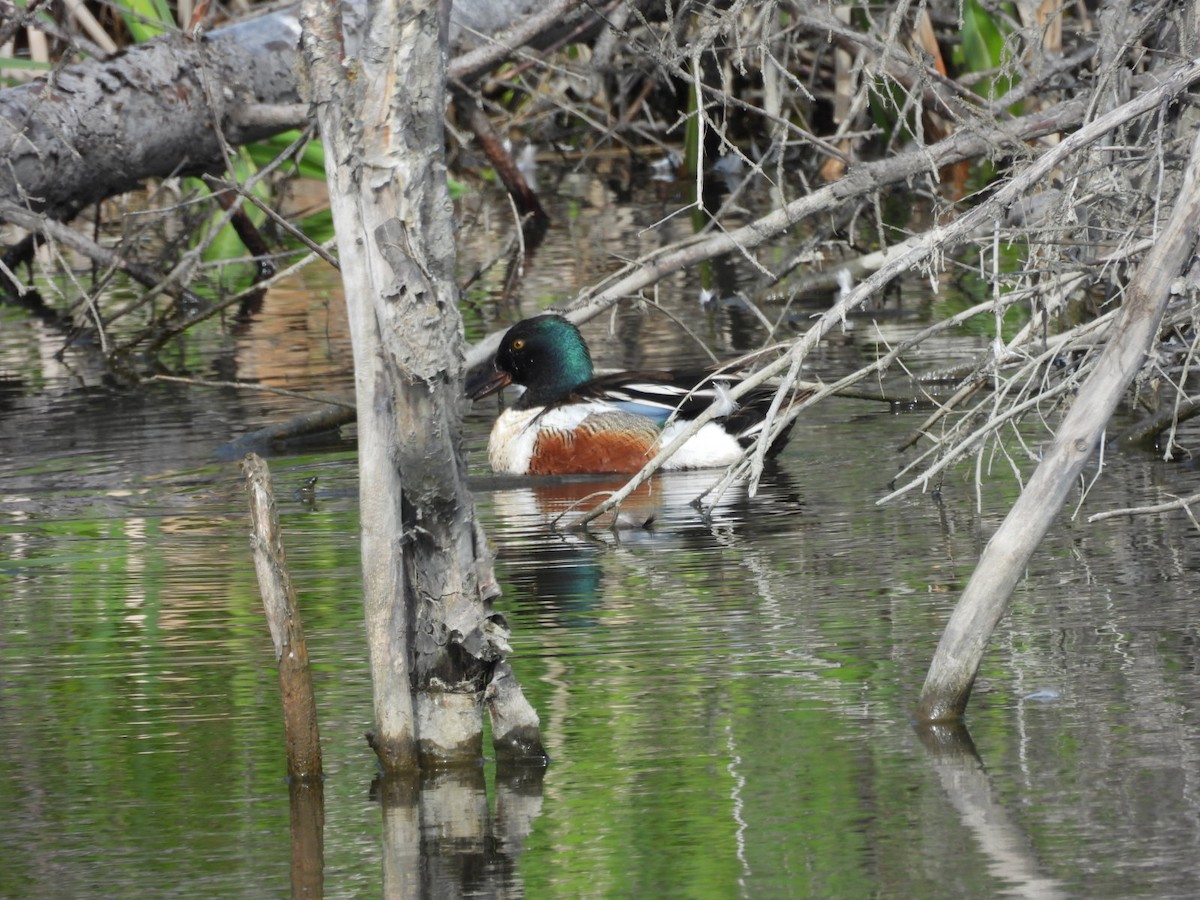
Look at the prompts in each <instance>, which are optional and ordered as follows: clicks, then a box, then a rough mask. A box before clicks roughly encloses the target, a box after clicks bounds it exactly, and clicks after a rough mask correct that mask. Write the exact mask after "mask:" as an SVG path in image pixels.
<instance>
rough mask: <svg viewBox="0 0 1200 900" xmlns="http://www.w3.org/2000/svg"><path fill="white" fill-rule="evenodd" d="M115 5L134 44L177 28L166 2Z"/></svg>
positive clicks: (133, 1)
mask: <svg viewBox="0 0 1200 900" xmlns="http://www.w3.org/2000/svg"><path fill="white" fill-rule="evenodd" d="M114 5H115V7H116V10H117V12H119V13H120V14H121V19H122V21H124V23H125V27H126V28H128V29H129V34H130V35H131V36H132V37H133V40H134V43H137V44H140V43H142V42H143V41H148V40H150V38H153V37H158V35H160V34H163V33H165V32H167V31H171V30H173V29H174V28H175V27H176V23H175V16H174V15H173V14H172V13H171V8H170V6H168V5H167V2H166V0H120V2H118V3H115V4H114Z"/></svg>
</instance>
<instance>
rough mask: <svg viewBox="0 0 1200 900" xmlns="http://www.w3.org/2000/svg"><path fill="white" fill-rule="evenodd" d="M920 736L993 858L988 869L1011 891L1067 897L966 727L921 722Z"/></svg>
mask: <svg viewBox="0 0 1200 900" xmlns="http://www.w3.org/2000/svg"><path fill="white" fill-rule="evenodd" d="M917 735H918V736H919V737H920V738H921V743H922V744H923V745H924V747H925V750H926V751H927V752H928V755H929V761H930V762H931V763H932V764H933V768H934V771H936V772H937V775H938V778H939V779H941V782H942V787H943V789H945V791H946V794H947V796H948V797H949V798H950V802H951V803H952V804H953V805H954V808H955V809H956V810H957V811H958V814H959V817H960V818H961V819H962V823H963V825H965V826H966V828H967V829H968V830H969V831H970V832H971V833H972V834H973V835H974V836H975V839H976V841H977V842H978V844H979V849H980V850H982V851H983V853H984V855H985V856H987V858H988V859H989V860H990V863H989V864H988V872H989V873H990V874H991V875H992V876H993V877H994V878H997V879H1000V880H1001V881H1003V882H1004V883H1005V884H1006V885H1007V886H1009V887H1008V889H1007V890H1006V891H1005V893H1007V894H1013V895H1014V896H1018V897H1031V898H1037V900H1054V898H1058V897H1066V896H1067V892H1066V891H1065V890H1064V889H1063V887H1062V884H1061V883H1060V882H1059V881H1058V880H1057V879H1054V878H1050V877H1048V876H1046V875H1043V874H1042V873H1041V872H1040V864H1039V862H1038V860H1037V858H1036V856H1035V854H1034V852H1033V848H1032V845H1031V842H1030V840H1029V836H1028V835H1027V834H1026V833H1025V832H1024V830H1023V829H1021V827H1020V826H1019V825H1017V823H1016V822H1014V821H1013V819H1012V817H1011V816H1010V815H1009V814H1008V810H1007V809H1005V807H1004V806H1002V805H1001V804H1000V803H999V802H998V801H997V800H996V798H995V796H994V794H993V792H992V785H991V782H990V780H989V779H988V776H987V772H986V771H985V770H984V768H983V762H982V760H980V758H979V754H978V753H977V752H976V750H975V744H974V742H973V741H972V740H971V733H970V732H969V731H967V727H966V725H963V724H962V723H961V722H958V723H954V724H949V723H938V724H930V725H918V726H917Z"/></svg>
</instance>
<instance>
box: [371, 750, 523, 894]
mask: <svg viewBox="0 0 1200 900" xmlns="http://www.w3.org/2000/svg"><path fill="white" fill-rule="evenodd" d="M545 771H546V769H545V767H544V766H540V765H500V766H497V769H496V815H495V816H494V817H492V816H491V815H490V814H489V812H488V800H487V788H486V785H485V783H484V771H483V767H481V766H464V767H460V768H455V769H448V770H443V771H440V772H434V773H428V774H426V775H423V776H417V775H412V776H408V775H400V776H387V777H384V776H380V777H378V778H376V780H375V781H374V783H373V784H372V785H371V796H372V798H373V799H376V800H379V802H380V804H381V806H382V811H383V896H384V898H386V900H393V898H395V900H401V898H403V900H411V898H414V897H425V896H430V895H432V894H442V893H444V894H445V895H446V896H467V895H472V896H484V897H505V896H511V895H514V894H517V895H519V894H521V893H522V891H521V890H520V885H519V884H517V883H516V882H517V875H516V872H517V860H518V859H519V858H520V855H521V853H522V851H523V850H524V848H525V840H526V838H528V837H529V833H530V832H531V831H532V830H533V822H534V820H535V819H536V818H537V817H538V816H539V815H540V814H541V810H542V778H543V776H544V775H545ZM453 885H457V886H458V890H451V889H449V888H450V886H453Z"/></svg>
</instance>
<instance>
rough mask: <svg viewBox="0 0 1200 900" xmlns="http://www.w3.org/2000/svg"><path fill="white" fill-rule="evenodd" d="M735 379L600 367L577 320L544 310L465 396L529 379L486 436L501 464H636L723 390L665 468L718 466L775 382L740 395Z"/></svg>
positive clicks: (516, 329)
mask: <svg viewBox="0 0 1200 900" xmlns="http://www.w3.org/2000/svg"><path fill="white" fill-rule="evenodd" d="M737 381H738V379H737V378H736V377H734V376H724V375H715V376H714V375H713V374H712V373H710V372H692V373H684V372H618V373H616V374H611V375H601V376H599V377H596V376H595V373H594V372H593V370H592V357H591V353H590V352H589V351H588V346H587V342H586V341H584V339H583V335H582V334H580V333H579V329H578V328H576V327H575V326H574V325H573V324H572V323H571V322H570V321H568V320H567V319H564V318H563V317H562V316H557V315H543V316H536V317H535V318H532V319H526V320H524V321H523V322H518V323H517V324H516V325H514V326H513V327H512V328H510V329H509V330H508V333H507V334H505V335H504V339H503V340H502V341H501V342H500V349H499V350H498V351H497V353H496V358H495V362H494V365H493V371H492V372H490V373H488V374H487V375H485V376H484V377H483V378H482V379H480V380H479V381H477V382H474V383H472V385H471V386H470V387H469V388H468V396H469V397H470V398H471V399H472V400H479V399H481V398H483V397H487V396H489V395H491V394H494V393H496V392H497V391H499V390H500V389H502V388H503V387H505V386H506V385H509V384H518V385H521V386H523V387H524V388H525V392H524V393H523V394H522V395H521V397H520V399H519V400H518V401H517V402H516V404H515V405H514V406H513V407H511V408H510V409H507V410H505V411H504V412H503V413H501V414H500V417H499V418H498V419H497V420H496V424H495V426H493V428H492V435H491V438H490V439H489V440H488V461H489V462H490V463H491V466H492V470H493V471H495V472H496V473H498V474H505V475H583V474H605V473H633V472H637V471H638V470H639V469H641V467H642V466H643V465H644V464H645V463H646V461H647V460H649V459H650V458H651V457H652V456H654V454H655V453H657V452H658V449H659V447H660V446H663V445H665V444H667V443H669V442H670V441H671V440H672V439H673V438H674V436H675V435H676V434H678V433H679V431H680V430H681V429H682V428H684V427H686V426H687V424H688V423H689V421H690V420H691V419H694V418H695V417H696V416H698V415H699V414H700V413H701V412H703V411H704V410H705V409H707V408H708V407H709V405H710V404H711V403H712V402H713V400H714V399H715V398H717V397H724V398H725V399H726V402H727V403H728V411H727V412H725V413H724V414H723V415H722V416H720V417H718V418H717V419H714V420H713V421H711V422H708V423H707V424H705V425H704V426H703V427H702V428H701V429H700V430H699V431H698V432H697V433H696V434H695V435H694V436H693V437H692V438H690V439H689V440H688V441H687V442H686V443H684V445H683V446H682V447H680V448H679V450H678V451H677V452H676V453H675V454H674V455H673V456H672V457H671V458H670V459H669V460H668V461H667V462H666V464H665V465H664V466H663V468H664V469H703V468H712V467H721V466H726V465H728V464H729V463H731V462H733V461H734V460H736V459H737V458H738V457H739V456H741V454H742V451H743V450H744V449H745V448H746V447H748V446H749V445H750V444H751V443H752V442H753V441H754V439H755V437H756V436H757V435H758V433H759V432H760V431H761V430H762V427H763V420H764V417H765V416H766V413H767V409H768V408H769V407H770V404H771V398H772V397H773V395H774V389H772V388H762V389H760V390H756V391H752V392H751V393H750V394H748V395H746V396H744V397H742V398H740V399H739V401H738V402H737V403H734V402H733V401H732V400H730V399H729V398H728V391H729V388H730V387H731V386H732V385H734V384H736V383H737ZM668 420H670V421H668ZM664 423H665V427H664ZM789 429H790V426H789ZM787 437H788V434H787V431H784V433H783V434H781V435H780V436H779V437H778V438H776V439H775V441H774V443H773V445H772V446H771V448H770V453H771V454H772V455H774V454H775V453H777V452H778V451H779V450H780V449H782V447H783V445H784V443H785V442H786V441H787Z"/></svg>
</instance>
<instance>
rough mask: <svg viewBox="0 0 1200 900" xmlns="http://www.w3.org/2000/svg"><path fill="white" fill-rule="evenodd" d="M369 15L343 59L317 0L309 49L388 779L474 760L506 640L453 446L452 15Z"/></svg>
mask: <svg viewBox="0 0 1200 900" xmlns="http://www.w3.org/2000/svg"><path fill="white" fill-rule="evenodd" d="M372 15H373V19H372V21H371V22H370V23H369V24H368V26H367V28H366V29H365V31H364V34H365V38H364V42H363V46H362V48H361V52H360V53H359V55H358V56H357V57H356V58H354V59H346V60H343V59H342V57H341V45H340V42H339V35H338V25H337V22H336V20H335V18H334V17H333V16H332V15H331V14H330V10H329V7H328V6H327V5H326V4H324V3H322V2H320V0H306V2H305V4H304V51H305V55H306V58H307V61H308V66H309V77H310V83H311V86H312V91H313V100H314V102H315V104H316V108H317V114H318V119H319V121H320V125H321V133H322V136H323V138H324V141H325V144H326V171H327V177H328V181H329V188H330V199H331V206H332V210H333V218H334V226H335V229H336V231H337V233H338V235H339V238H340V240H339V251H340V255H341V269H342V278H343V281H344V283H345V293H346V299H347V304H348V307H349V311H350V328H351V338H352V341H353V344H354V358H355V381H356V389H357V405H358V425H359V442H358V443H359V447H358V452H359V472H360V474H359V477H360V488H359V494H360V498H361V502H362V556H363V576H364V590H365V593H366V598H365V600H366V618H367V639H368V642H369V645H370V653H371V670H372V679H373V683H374V687H375V725H376V731H375V734H374V736H373V742H372V746H373V747H374V748H375V750H376V752H377V753H378V755H379V758H380V761H381V763H382V765H383V768H384V771H385V772H388V773H392V772H400V771H404V770H409V769H411V768H413V767H414V766H416V765H418V764H419V765H421V766H423V767H428V766H439V765H454V764H477V763H478V762H479V760H480V758H481V756H482V733H483V721H482V709H483V697H484V691H485V689H486V687H487V685H488V682H489V679H490V678H491V674H492V670H493V668H494V667H495V666H496V665H497V664H498V663H500V662H501V661H502V659H503V655H504V653H505V652H506V651H507V649H508V647H507V643H506V641H505V638H506V636H507V631H506V628H505V626H504V622H503V619H501V618H500V617H499V616H496V615H494V614H493V613H492V610H491V604H490V601H491V599H492V598H493V597H494V596H495V595H496V594H497V593H498V590H497V588H496V584H495V581H494V578H493V576H492V571H491V561H490V559H489V558H488V554H487V550H486V543H485V541H484V538H483V534H482V532H481V530H480V528H479V525H478V523H477V521H476V518H475V505H474V501H473V499H472V497H471V494H470V493H469V491H468V489H467V484H466V469H465V466H464V464H463V460H462V453H461V447H460V444H461V419H462V405H463V403H464V401H463V399H462V398H463V390H462V383H463V353H462V346H463V339H462V324H461V319H460V317H459V314H458V306H457V303H458V291H457V287H456V284H455V281H454V277H453V276H454V234H453V221H452V217H453V208H452V206H451V204H450V196H449V192H448V189H447V183H446V168H445V160H444V152H443V112H444V108H445V53H446V45H445V43H444V36H445V33H446V31H445V27H446V26H445V22H444V21H441V20H440V18H439V8H438V3H437V2H436V0H426V2H410V3H404V4H398V3H394V2H391V3H389V2H382V3H380V4H379V5H377V6H373V7H372ZM518 694H519V690H518ZM522 701H523V698H522ZM526 706H527V704H526ZM514 708H517V709H519V705H518V706H514ZM533 730H534V732H535V733H536V716H535V717H534V724H533ZM531 743H532V744H534V745H536V747H535V749H533V751H532V752H531V754H530V755H534V756H541V755H542V754H541V746H540V742H538V741H536V740H535V741H533V742H531Z"/></svg>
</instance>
